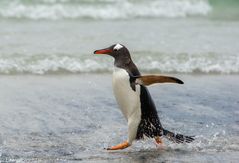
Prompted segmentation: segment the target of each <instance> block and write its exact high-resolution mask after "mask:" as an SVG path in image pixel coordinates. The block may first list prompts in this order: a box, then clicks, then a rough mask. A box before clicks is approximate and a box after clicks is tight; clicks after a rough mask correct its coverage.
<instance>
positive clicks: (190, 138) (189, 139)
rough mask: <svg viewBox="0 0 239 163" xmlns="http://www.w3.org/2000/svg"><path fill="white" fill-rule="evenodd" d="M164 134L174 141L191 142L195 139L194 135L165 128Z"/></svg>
mask: <svg viewBox="0 0 239 163" xmlns="http://www.w3.org/2000/svg"><path fill="white" fill-rule="evenodd" d="M163 136H165V137H166V138H167V139H168V140H170V141H172V142H174V143H178V144H180V143H191V142H192V141H194V138H193V137H194V136H185V135H182V134H175V133H173V132H171V131H168V130H165V129H163Z"/></svg>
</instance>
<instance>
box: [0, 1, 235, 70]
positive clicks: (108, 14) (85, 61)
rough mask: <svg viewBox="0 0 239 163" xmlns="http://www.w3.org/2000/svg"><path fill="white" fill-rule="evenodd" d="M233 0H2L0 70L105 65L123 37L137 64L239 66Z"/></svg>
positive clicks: (191, 67)
mask: <svg viewBox="0 0 239 163" xmlns="http://www.w3.org/2000/svg"><path fill="white" fill-rule="evenodd" d="M238 6H239V2H238V1H236V0H228V1H223V0H211V1H207V0H171V1H165V0H151V1H148V0H140V1H134V0H122V1H121V0H87V1H86V0H78V1H76V0H12V1H8V0H2V1H0V26H1V29H0V35H1V39H0V74H25V73H28V74H49V73H53V74H56V73H57V74H62V73H82V72H83V73H85V72H87V73H91V72H94V73H98V72H110V71H111V67H112V66H111V62H109V59H108V58H100V59H99V58H96V57H94V56H91V55H90V54H92V52H93V51H94V49H97V48H103V47H107V46H109V45H111V44H114V43H122V44H124V45H125V46H127V47H128V48H129V50H130V51H131V53H132V56H133V58H134V60H135V62H136V63H137V64H140V65H141V66H140V69H141V70H142V71H145V72H152V71H153V72H167V73H175V72H177V73H205V74H207V73H219V74H232V73H234V74H238V73H239V53H238V52H239V22H238V20H239V10H238Z"/></svg>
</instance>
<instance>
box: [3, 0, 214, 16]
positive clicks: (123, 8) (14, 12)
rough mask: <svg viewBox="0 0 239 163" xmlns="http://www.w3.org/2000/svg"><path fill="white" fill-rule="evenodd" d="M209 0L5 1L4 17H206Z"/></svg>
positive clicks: (208, 9)
mask: <svg viewBox="0 0 239 163" xmlns="http://www.w3.org/2000/svg"><path fill="white" fill-rule="evenodd" d="M211 10H212V7H211V6H210V4H209V2H208V1H207V0H170V1H165V0H151V1H148V0H141V1H136V0H98V1H97V0H88V1H87V0H79V1H76V0H32V1H30V0H11V1H9V0H2V1H1V2H0V17H2V18H17V19H21V18H23V19H33V20H38V19H48V20H58V19H80V18H87V19H130V18H145V17H146V18H157V17H169V18H175V17H187V16H205V15H207V14H208V13H209V12H210V11H211Z"/></svg>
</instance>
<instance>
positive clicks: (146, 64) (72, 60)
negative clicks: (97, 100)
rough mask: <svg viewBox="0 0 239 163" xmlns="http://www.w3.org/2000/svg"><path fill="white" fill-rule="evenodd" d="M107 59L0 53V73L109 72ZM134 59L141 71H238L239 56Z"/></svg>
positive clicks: (182, 56) (163, 56) (184, 55)
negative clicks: (5, 54) (4, 55)
mask: <svg viewBox="0 0 239 163" xmlns="http://www.w3.org/2000/svg"><path fill="white" fill-rule="evenodd" d="M108 59H109V58H103V59H102V58H93V57H92V58H82V57H81V56H69V55H52V56H51V55H41V56H24V55H18V56H9V57H1V56H0V74H26V73H27V74H40V75H44V74H63V73H64V74H66V73H68V74H72V73H101V72H111V71H112V67H113V63H112V60H110V61H109V60H108ZM134 62H135V63H136V65H138V67H139V69H140V70H141V71H143V72H149V73H150V72H157V73H204V74H210V73H211V74H212V73H219V74H238V73H239V56H230V57H226V55H225V56H223V55H216V54H204V55H203V54H200V55H199V54H198V55H196V54H194V55H189V54H178V55H169V54H160V55H158V56H154V55H151V56H147V57H145V56H142V55H136V57H134Z"/></svg>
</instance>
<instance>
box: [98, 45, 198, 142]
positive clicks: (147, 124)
mask: <svg viewBox="0 0 239 163" xmlns="http://www.w3.org/2000/svg"><path fill="white" fill-rule="evenodd" d="M94 53H95V54H108V55H110V56H112V57H113V58H114V59H115V60H114V72H113V80H112V83H113V91H114V94H115V97H116V100H117V103H118V105H119V107H120V109H121V111H122V113H123V115H124V117H125V118H126V120H127V123H128V140H127V143H128V144H129V145H131V144H132V142H133V141H134V140H135V139H141V138H143V137H144V136H146V137H150V138H155V137H161V136H165V137H166V138H168V139H169V140H171V141H173V142H176V143H183V142H187V143H189V142H191V141H193V140H194V139H193V138H192V137H190V136H183V135H181V134H174V133H173V132H170V131H168V130H165V129H164V128H163V127H162V125H161V123H160V120H159V117H158V114H157V110H156V107H155V104H154V102H153V100H152V98H151V95H150V93H149V91H148V89H147V88H146V86H147V85H151V84H154V83H163V82H171V83H179V84H183V82H182V81H181V80H179V79H177V78H174V77H168V76H158V75H148V76H147V75H146V76H142V75H141V74H140V72H139V70H138V68H137V67H136V65H135V64H134V63H133V61H132V59H131V56H130V53H129V51H128V49H127V48H126V47H125V46H123V45H121V44H115V45H112V46H110V47H109V48H106V49H101V50H96V51H95V52H94Z"/></svg>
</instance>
